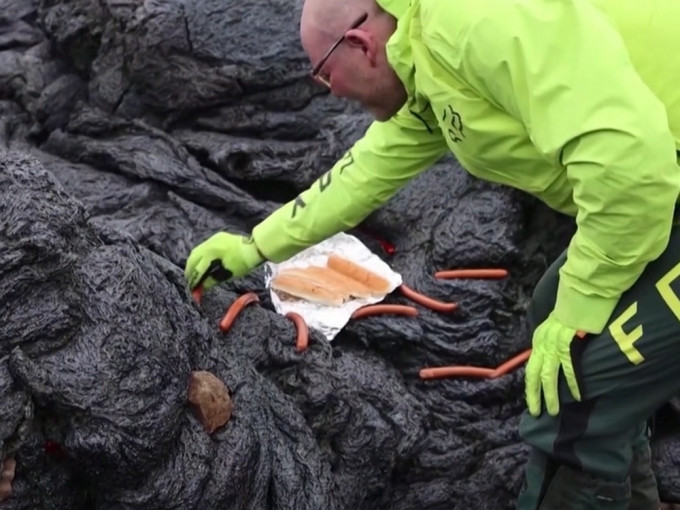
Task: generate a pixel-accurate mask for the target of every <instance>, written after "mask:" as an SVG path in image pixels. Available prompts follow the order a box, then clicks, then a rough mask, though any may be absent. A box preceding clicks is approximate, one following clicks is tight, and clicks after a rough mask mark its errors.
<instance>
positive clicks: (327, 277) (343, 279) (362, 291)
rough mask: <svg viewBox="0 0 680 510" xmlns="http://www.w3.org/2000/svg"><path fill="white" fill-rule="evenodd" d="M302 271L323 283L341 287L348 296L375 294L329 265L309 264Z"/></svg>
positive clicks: (369, 295) (360, 296)
mask: <svg viewBox="0 0 680 510" xmlns="http://www.w3.org/2000/svg"><path fill="white" fill-rule="evenodd" d="M304 271H305V273H306V274H309V275H311V276H313V277H315V278H317V279H318V280H320V281H322V282H323V284H324V285H331V286H333V287H334V288H335V287H338V288H340V289H342V290H343V291H344V292H347V294H348V295H349V296H353V297H358V298H368V297H371V296H373V295H374V294H375V292H374V291H372V290H371V289H369V288H368V287H366V285H364V284H363V283H361V282H358V281H357V280H354V279H352V278H350V277H349V276H347V275H344V274H342V273H339V272H337V271H335V270H334V269H331V268H330V267H322V266H309V267H306V268H304Z"/></svg>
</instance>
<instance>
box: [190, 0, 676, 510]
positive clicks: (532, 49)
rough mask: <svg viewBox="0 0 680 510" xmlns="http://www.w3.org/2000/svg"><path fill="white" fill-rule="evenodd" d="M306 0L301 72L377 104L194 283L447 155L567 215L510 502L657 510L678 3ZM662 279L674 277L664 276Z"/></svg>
mask: <svg viewBox="0 0 680 510" xmlns="http://www.w3.org/2000/svg"><path fill="white" fill-rule="evenodd" d="M378 1H379V4H378V3H375V2H374V0H343V1H342V2H339V1H333V0H307V1H306V3H305V7H304V10H303V15H302V22H301V39H302V45H303V47H304V49H305V51H306V52H307V54H308V55H309V58H310V60H311V62H312V64H313V65H314V70H313V73H312V74H313V75H314V77H315V78H316V79H317V80H318V81H319V82H321V83H324V84H326V85H327V86H328V87H330V90H331V92H332V93H333V94H335V95H337V96H340V97H346V98H348V99H354V100H358V101H360V102H361V103H362V104H363V105H364V106H365V107H366V108H367V109H368V110H369V111H370V112H371V113H373V115H374V116H375V117H376V122H374V123H373V124H372V125H371V126H370V127H369V129H368V131H367V132H366V134H365V136H364V137H363V138H362V139H361V140H359V141H358V142H357V143H356V144H355V145H354V146H353V147H352V148H351V149H350V150H349V151H348V152H347V153H346V154H345V155H344V157H343V158H341V159H340V161H338V162H337V164H336V165H334V166H333V167H332V168H331V169H330V171H329V172H328V173H327V174H325V175H324V176H323V177H321V178H320V179H319V180H318V181H317V182H316V183H314V184H313V185H312V186H311V187H310V188H309V189H308V190H306V191H305V192H303V193H302V194H301V195H300V196H299V197H297V198H296V199H295V200H293V201H291V202H290V203H288V204H285V205H284V206H282V207H281V208H280V209H279V210H277V211H275V212H274V213H273V214H272V215H271V216H270V217H269V218H267V219H265V220H264V221H263V222H262V223H261V224H259V225H257V226H256V227H255V228H254V230H253V232H252V236H251V237H243V236H236V235H233V234H228V233H218V234H215V235H214V236H213V237H211V238H210V239H208V240H207V241H205V242H203V243H201V244H200V245H199V246H197V247H196V248H195V249H194V250H193V251H192V253H191V255H190V257H189V259H188V261H187V267H186V277H187V280H188V283H189V286H190V287H191V288H192V289H193V288H194V287H196V286H197V285H199V284H202V285H203V286H204V288H209V287H210V286H212V285H214V284H215V283H216V282H218V281H223V280H225V279H229V278H232V277H238V276H242V275H244V274H246V273H248V272H249V271H251V270H252V269H253V268H254V267H256V266H257V265H258V264H260V263H262V262H263V261H264V260H272V261H275V262H278V261H282V260H285V259H287V258H288V257H290V256H292V255H294V254H295V253H297V252H299V251H300V250H302V249H304V248H306V247H308V246H310V245H312V244H314V243H317V242H319V241H321V240H323V239H325V238H327V237H329V236H331V235H333V234H335V233H337V232H339V231H342V230H346V229H349V228H351V227H353V226H355V225H357V224H358V223H359V222H360V221H361V220H363V219H364V218H365V217H366V216H367V215H368V214H369V213H370V212H371V211H373V210H375V209H376V208H377V207H379V206H380V205H382V204H383V203H385V202H386V201H387V200H389V199H390V198H391V197H392V196H393V195H394V194H395V193H396V192H397V191H398V190H399V189H400V188H401V187H402V186H404V185H406V184H407V183H408V182H409V180H410V179H411V178H412V177H414V176H415V175H417V174H418V173H419V172H422V171H423V170H425V169H426V168H428V167H429V166H430V165H431V164H432V163H434V162H435V161H436V160H438V159H439V158H440V157H441V156H442V155H443V154H444V153H445V152H446V151H447V150H449V151H452V152H453V154H454V155H455V157H456V158H457V159H458V161H459V162H460V163H461V164H462V165H463V166H464V167H465V168H466V170H467V171H469V172H470V173H471V174H473V175H475V176H477V177H479V178H482V179H486V180H489V181H494V182H499V183H503V184H505V185H508V186H513V187H517V188H520V189H522V190H525V191H526V192H528V193H531V194H534V195H535V196H537V197H538V198H539V199H541V200H543V201H544V202H545V203H547V204H548V205H549V206H551V207H553V208H554V209H556V210H558V211H561V212H563V213H565V214H569V215H572V216H574V217H575V219H576V224H577V231H576V233H575V235H574V236H573V238H572V239H571V242H570V244H569V247H568V249H567V250H566V252H565V254H564V255H563V256H562V257H561V258H560V259H559V260H558V261H556V262H555V263H554V264H553V266H552V267H551V268H550V269H549V270H548V271H547V272H546V275H545V276H544V278H543V279H542V281H541V282H540V283H539V285H538V286H537V289H536V291H535V295H534V299H533V302H532V306H531V310H530V314H529V316H530V320H531V322H532V331H533V338H532V345H533V352H532V356H531V358H530V360H529V362H528V364H527V367H526V400H527V404H528V412H527V413H525V415H524V416H523V420H522V423H521V430H520V432H521V434H522V437H523V439H524V440H525V441H527V442H528V443H529V444H530V445H531V446H532V453H531V456H530V458H529V461H528V464H527V468H526V483H525V484H524V486H523V488H522V491H521V493H520V495H519V499H518V503H517V508H518V509H520V510H530V509H531V510H537V509H542V510H553V509H555V510H557V509H559V510H565V509H578V510H581V509H583V510H585V509H610V510H656V508H658V506H659V501H658V494H657V491H656V483H655V480H654V475H653V473H652V469H651V460H650V452H649V443H648V438H647V433H646V420H647V418H648V417H649V416H651V415H652V414H653V412H654V411H655V409H657V408H658V407H659V406H660V405H662V404H663V403H664V402H666V401H667V400H668V399H669V398H670V397H671V396H672V395H673V394H674V393H676V392H677V391H678V390H679V389H680V377H678V375H677V369H676V362H677V359H678V356H679V355H680V322H678V321H680V298H678V297H677V296H676V294H675V290H674V288H678V287H680V284H677V285H676V284H675V279H676V278H677V277H679V276H680V265H679V263H680V227H678V228H674V212H675V207H676V202H677V201H678V194H679V192H680V168H679V167H678V164H677V160H676V158H677V154H676V151H677V150H678V148H679V147H680V86H679V83H680V52H678V51H677V48H680V31H679V30H677V28H676V22H677V20H678V19H680V2H678V1H676V0H656V1H653V0H648V1H647V2H641V1H640V0H484V1H480V0H451V1H446V2H443V1H441V0H411V1H410V2H409V1H408V0H378ZM679 281H680V280H679Z"/></svg>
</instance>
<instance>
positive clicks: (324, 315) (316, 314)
mask: <svg viewBox="0 0 680 510" xmlns="http://www.w3.org/2000/svg"><path fill="white" fill-rule="evenodd" d="M331 253H336V254H337V255H340V256H341V257H344V258H346V259H348V260H351V261H352V262H355V263H356V264H361V265H362V266H363V267H365V268H366V269H368V270H370V271H373V272H375V273H376V274H379V275H380V276H382V277H383V278H386V279H387V281H389V282H390V290H389V292H392V291H393V290H394V289H396V288H397V287H399V285H401V283H402V278H401V275H400V274H399V273H396V272H395V271H393V270H392V268H390V266H389V265H388V264H386V263H385V262H384V261H383V260H382V259H381V258H380V257H378V256H377V255H376V254H375V253H373V252H372V251H371V250H369V249H368V247H367V246H366V245H364V244H363V243H362V242H361V241H359V239H357V238H356V237H354V236H351V235H349V234H345V233H339V234H336V235H334V236H333V237H330V238H328V239H326V240H325V241H322V242H320V243H318V244H315V245H314V246H310V247H309V248H307V249H306V250H303V251H302V252H300V253H298V254H297V255H295V256H293V257H291V258H290V259H288V260H286V261H284V262H281V263H279V264H275V263H273V262H268V263H266V264H265V284H266V288H268V289H269V294H270V296H271V299H272V303H273V304H274V308H275V309H276V311H277V312H278V313H280V314H281V315H285V314H287V313H288V312H295V313H297V314H299V315H300V316H302V318H303V319H304V320H305V322H306V323H307V326H308V327H310V328H314V329H317V330H319V331H320V332H321V333H323V335H324V336H325V337H326V339H328V341H331V340H333V338H335V337H336V336H337V334H338V333H339V332H340V331H341V330H342V328H343V327H345V324H347V322H348V321H349V320H350V318H351V316H352V314H353V313H354V311H355V310H356V309H357V308H360V307H362V306H366V305H371V304H374V303H378V302H380V301H382V300H383V299H384V298H385V296H386V295H387V294H383V295H378V296H372V297H370V298H363V299H359V298H352V299H349V300H347V301H345V302H344V303H343V304H342V305H341V306H327V305H322V304H318V303H310V302H308V301H305V300H303V299H297V298H292V297H288V296H285V297H284V296H279V295H278V294H277V292H276V291H275V290H274V289H272V288H271V281H272V278H274V276H276V275H277V274H278V272H279V271H280V270H282V269H288V268H292V267H299V268H303V267H307V266H325V265H326V260H327V258H328V255H330V254H331ZM389 292H388V293H389Z"/></svg>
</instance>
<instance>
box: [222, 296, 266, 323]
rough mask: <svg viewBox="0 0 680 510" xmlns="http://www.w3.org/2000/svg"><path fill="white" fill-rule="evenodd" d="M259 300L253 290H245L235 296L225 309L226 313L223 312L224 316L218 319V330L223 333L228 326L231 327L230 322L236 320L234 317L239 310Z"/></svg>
mask: <svg viewBox="0 0 680 510" xmlns="http://www.w3.org/2000/svg"><path fill="white" fill-rule="evenodd" d="M259 300H260V298H259V297H257V294H255V293H254V292H246V293H245V294H243V295H242V296H240V297H239V298H237V299H236V300H235V301H234V302H233V303H232V304H231V306H230V307H229V309H228V310H227V313H225V314H224V317H222V320H221V321H220V330H222V332H223V333H226V332H227V331H229V328H231V326H232V324H233V323H234V321H235V320H236V317H238V315H239V314H240V313H241V310H243V309H244V308H245V307H246V306H248V305H249V304H250V303H256V302H258V301H259Z"/></svg>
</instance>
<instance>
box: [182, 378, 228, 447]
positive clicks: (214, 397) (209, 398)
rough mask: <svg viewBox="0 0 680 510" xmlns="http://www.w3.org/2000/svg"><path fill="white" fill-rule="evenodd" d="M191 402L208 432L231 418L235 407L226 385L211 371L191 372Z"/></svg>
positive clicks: (210, 432)
mask: <svg viewBox="0 0 680 510" xmlns="http://www.w3.org/2000/svg"><path fill="white" fill-rule="evenodd" d="M188 399H189V402H190V403H191V404H192V407H193V409H194V412H195V414H196V417H197V418H198V420H199V421H200V422H201V423H202V424H203V427H204V428H205V430H206V432H207V433H208V434H212V433H213V432H215V430H217V429H218V428H220V427H222V426H223V425H224V424H226V423H227V422H228V421H229V418H231V412H232V409H233V406H232V403H231V398H230V397H229V390H228V389H227V387H226V385H225V384H224V383H223V382H222V381H220V380H219V379H218V378H217V377H215V376H214V375H213V374H211V373H210V372H207V371H205V370H199V371H195V372H192V373H191V380H190V382H189V395H188Z"/></svg>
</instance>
